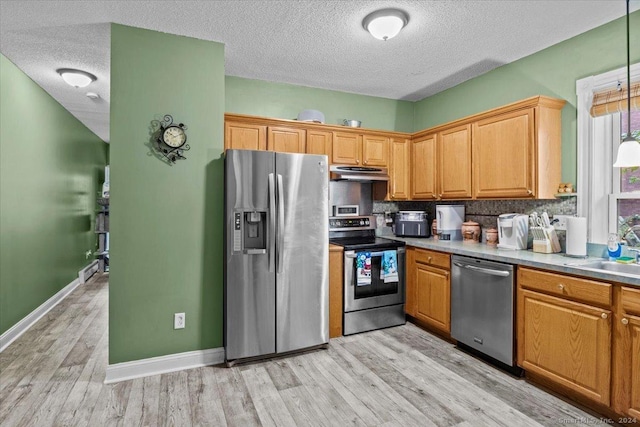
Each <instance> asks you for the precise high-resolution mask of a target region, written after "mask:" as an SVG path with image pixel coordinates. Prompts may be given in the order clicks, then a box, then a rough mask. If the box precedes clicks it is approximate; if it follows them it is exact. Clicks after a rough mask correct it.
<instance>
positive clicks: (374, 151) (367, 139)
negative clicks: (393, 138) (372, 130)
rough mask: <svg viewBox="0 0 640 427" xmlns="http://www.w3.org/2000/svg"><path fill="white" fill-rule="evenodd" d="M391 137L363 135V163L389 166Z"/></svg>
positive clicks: (365, 164)
mask: <svg viewBox="0 0 640 427" xmlns="http://www.w3.org/2000/svg"><path fill="white" fill-rule="evenodd" d="M388 157H389V138H388V137H386V136H380V135H367V134H363V135H362V164H363V165H364V166H382V167H385V166H387V159H388Z"/></svg>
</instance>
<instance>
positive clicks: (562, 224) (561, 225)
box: [553, 215, 573, 231]
mask: <svg viewBox="0 0 640 427" xmlns="http://www.w3.org/2000/svg"><path fill="white" fill-rule="evenodd" d="M571 217H573V215H554V216H553V220H554V221H555V220H556V219H557V220H558V221H557V222H555V223H554V224H553V227H554V228H555V229H556V230H565V231H566V230H567V218H571Z"/></svg>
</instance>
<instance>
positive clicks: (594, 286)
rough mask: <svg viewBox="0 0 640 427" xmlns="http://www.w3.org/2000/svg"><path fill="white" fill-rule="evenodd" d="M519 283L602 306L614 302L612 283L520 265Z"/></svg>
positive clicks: (529, 287) (537, 289) (522, 285)
mask: <svg viewBox="0 0 640 427" xmlns="http://www.w3.org/2000/svg"><path fill="white" fill-rule="evenodd" d="M518 285H519V286H521V287H523V288H528V289H533V290H536V291H541V292H545V293H548V294H552V295H557V296H561V297H564V298H570V299H574V300H577V301H583V302H588V303H592V304H598V305H601V306H606V307H610V306H611V304H612V296H611V289H612V286H611V284H610V283H605V282H596V281H594V280H588V279H580V278H577V277H572V276H565V275H562V274H556V273H549V272H546V271H538V270H531V269H528V268H525V267H520V268H518Z"/></svg>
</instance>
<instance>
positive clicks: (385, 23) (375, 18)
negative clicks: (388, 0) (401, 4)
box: [362, 9, 409, 41]
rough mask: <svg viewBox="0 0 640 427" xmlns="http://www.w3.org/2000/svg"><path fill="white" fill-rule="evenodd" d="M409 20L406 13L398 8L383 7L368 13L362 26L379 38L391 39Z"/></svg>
mask: <svg viewBox="0 0 640 427" xmlns="http://www.w3.org/2000/svg"><path fill="white" fill-rule="evenodd" d="M407 22H409V17H408V16H407V14H406V13H404V12H402V11H401V10H397V9H383V10H377V11H375V12H372V13H370V14H369V15H367V16H366V17H365V18H364V20H363V21H362V26H363V27H364V28H365V29H366V30H367V31H369V32H370V33H371V35H372V36H373V37H375V38H377V39H378V40H385V41H386V40H389V39H391V38H393V37H395V36H397V35H398V33H399V32H400V30H402V28H404V26H405V25H407Z"/></svg>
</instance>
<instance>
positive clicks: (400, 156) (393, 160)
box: [389, 138, 411, 200]
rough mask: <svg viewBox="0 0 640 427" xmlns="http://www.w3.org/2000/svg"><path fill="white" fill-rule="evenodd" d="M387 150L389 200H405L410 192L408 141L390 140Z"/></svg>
mask: <svg viewBox="0 0 640 427" xmlns="http://www.w3.org/2000/svg"><path fill="white" fill-rule="evenodd" d="M389 144H390V148H389V199H391V200H407V199H408V198H409V192H410V185H409V184H410V182H409V178H410V176H409V165H410V162H409V155H410V151H411V141H410V140H409V139H406V138H405V139H399V138H391V141H390V143H389Z"/></svg>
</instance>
